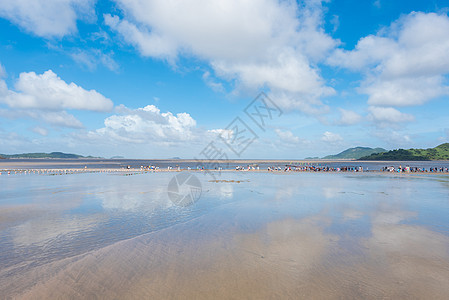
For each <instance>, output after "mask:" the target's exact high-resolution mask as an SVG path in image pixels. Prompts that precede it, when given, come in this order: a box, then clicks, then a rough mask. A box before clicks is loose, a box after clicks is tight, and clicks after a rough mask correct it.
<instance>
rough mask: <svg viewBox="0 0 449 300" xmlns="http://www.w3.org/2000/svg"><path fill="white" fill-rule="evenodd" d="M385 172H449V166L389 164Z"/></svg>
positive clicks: (384, 168)
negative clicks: (429, 166) (396, 165)
mask: <svg viewBox="0 0 449 300" xmlns="http://www.w3.org/2000/svg"><path fill="white" fill-rule="evenodd" d="M382 171H383V172H396V173H449V168H447V167H431V168H429V169H426V168H419V167H409V166H405V167H402V166H399V167H397V168H396V167H394V166H389V167H383V168H382Z"/></svg>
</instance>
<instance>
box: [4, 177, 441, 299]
mask: <svg viewBox="0 0 449 300" xmlns="http://www.w3.org/2000/svg"><path fill="white" fill-rule="evenodd" d="M176 174H178V173H177V172H160V173H150V172H148V173H137V174H133V175H132V176H125V175H126V174H123V173H120V172H118V173H115V172H110V173H76V174H68V175H63V176H50V175H48V174H27V175H9V176H7V175H2V177H1V178H0V183H1V195H0V298H1V299H10V298H11V299H59V298H104V299H141V298H151V299H242V298H243V299H273V298H276V299H278V298H279V299H298V298H303V299H352V298H356V299H379V298H387V299H388V298H392V299H447V295H449V218H448V216H449V176H448V175H445V174H426V175H420V174H395V173H393V174H388V173H386V174H382V173H334V174H330V173H266V172H263V173H262V172H261V173H257V172H253V173H251V172H222V173H215V178H212V177H211V176H210V175H208V174H206V173H204V174H203V173H198V172H197V173H193V174H194V175H195V176H196V177H197V178H198V179H199V181H200V183H201V194H200V197H199V198H198V199H196V200H197V201H195V202H194V203H193V204H192V205H188V206H177V205H174V204H173V203H172V201H170V199H169V196H168V193H167V186H168V183H169V182H170V180H171V179H172V178H173V176H175V175H176Z"/></svg>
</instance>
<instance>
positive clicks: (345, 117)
mask: <svg viewBox="0 0 449 300" xmlns="http://www.w3.org/2000/svg"><path fill="white" fill-rule="evenodd" d="M339 111H340V119H339V120H338V121H337V124H340V125H354V124H357V123H359V122H360V121H362V116H361V115H359V114H358V113H356V112H354V111H352V110H346V109H343V108H339Z"/></svg>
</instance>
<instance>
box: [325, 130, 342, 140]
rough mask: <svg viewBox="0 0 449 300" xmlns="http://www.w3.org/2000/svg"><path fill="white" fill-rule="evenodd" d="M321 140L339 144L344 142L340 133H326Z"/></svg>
mask: <svg viewBox="0 0 449 300" xmlns="http://www.w3.org/2000/svg"><path fill="white" fill-rule="evenodd" d="M321 140H322V141H324V142H326V143H338V142H341V141H343V138H342V137H341V136H340V135H339V134H338V133H333V132H330V131H326V132H325V133H323V136H322V137H321Z"/></svg>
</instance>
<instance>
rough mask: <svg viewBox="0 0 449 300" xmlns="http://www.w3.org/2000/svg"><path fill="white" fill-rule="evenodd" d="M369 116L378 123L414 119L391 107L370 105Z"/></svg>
mask: <svg viewBox="0 0 449 300" xmlns="http://www.w3.org/2000/svg"><path fill="white" fill-rule="evenodd" d="M368 110H369V112H370V114H369V117H370V118H371V119H372V120H373V121H375V122H379V123H381V124H382V123H402V122H411V121H413V120H415V118H414V117H413V116H412V115H409V114H406V113H402V112H400V111H399V110H397V109H395V108H393V107H378V106H370V107H369V108H368Z"/></svg>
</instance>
